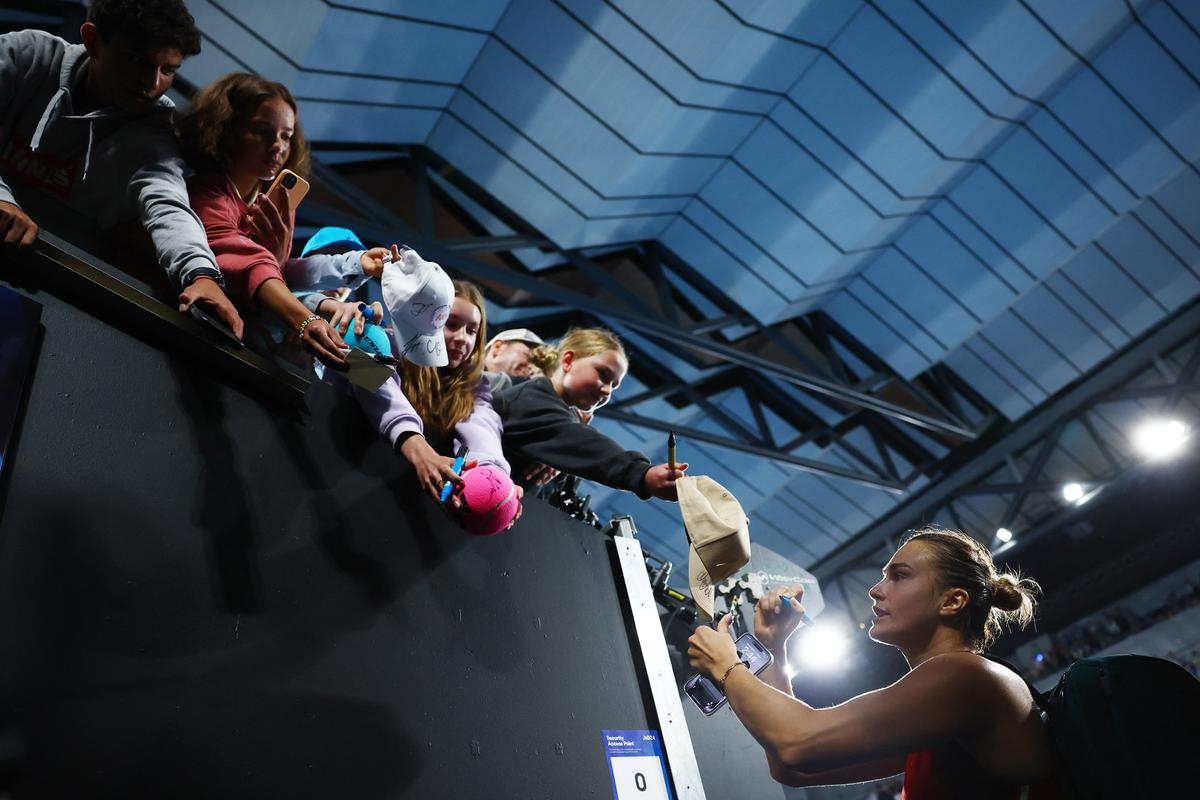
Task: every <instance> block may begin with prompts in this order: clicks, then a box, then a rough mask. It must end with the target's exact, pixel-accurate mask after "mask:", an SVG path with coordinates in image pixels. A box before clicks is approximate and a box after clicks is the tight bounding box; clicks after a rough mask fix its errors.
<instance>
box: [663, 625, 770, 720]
mask: <svg viewBox="0 0 1200 800" xmlns="http://www.w3.org/2000/svg"><path fill="white" fill-rule="evenodd" d="M734 644H735V645H736V646H737V653H738V658H739V659H741V660H742V661H745V662H746V666H748V667H749V668H750V671H751V672H752V673H754V674H755V675H757V674H758V673H760V672H762V671H763V670H764V669H766V668H767V667H769V666H771V662H772V661H774V660H775V657H774V656H772V655H771V651H770V650H768V649H767V648H766V647H764V646H763V644H762V642H760V641H758V639H755V638H754V634H752V633H743V634H742V635H741V636H739V637H738V638H737V641H736V642H734ZM683 690H684V691H685V692H687V696H688V697H690V698H692V701H693V702H694V703H695V704H696V705H697V706H699V707H700V710H701V711H703V712H704V713H705V714H715V713H716V711H717V709H719V708H720V707H721V706H723V705H725V701H726V700H727V699H728V698H726V697H725V693H724V692H722V691H721V687H720V686H718V685H717V682H716V681H714V680H713V679H712V678H710V677H708V676H707V675H700V674H696V675H693V676H692V677H690V678H688V681H687V683H685V684H684V685H683Z"/></svg>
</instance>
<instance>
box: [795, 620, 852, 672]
mask: <svg viewBox="0 0 1200 800" xmlns="http://www.w3.org/2000/svg"><path fill="white" fill-rule="evenodd" d="M799 645H800V647H799V649H800V661H801V662H802V663H803V664H804V666H805V667H809V668H811V669H816V670H827V669H832V668H834V667H837V666H841V665H842V664H843V662H844V660H845V657H846V650H847V649H848V646H849V641H848V634H847V633H846V632H845V631H843V630H840V629H838V628H832V627H828V626H824V625H814V626H813V627H811V628H809V629H808V630H807V631H805V632H804V636H803V637H802V638H801V639H800V642H799Z"/></svg>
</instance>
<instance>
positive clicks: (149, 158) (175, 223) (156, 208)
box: [0, 30, 220, 286]
mask: <svg viewBox="0 0 1200 800" xmlns="http://www.w3.org/2000/svg"><path fill="white" fill-rule="evenodd" d="M87 60H88V55H87V51H86V50H85V49H84V47H83V45H72V44H68V43H67V42H65V41H63V40H62V39H59V38H58V37H57V36H52V35H50V34H48V33H44V32H42V31H32V30H31V31H19V32H17V33H9V34H5V35H3V36H0V200H6V201H8V202H11V203H17V204H18V205H20V202H19V199H18V198H19V197H20V196H21V195H23V194H24V193H26V192H29V191H36V192H41V193H44V194H48V195H50V196H53V197H56V198H57V199H58V200H60V201H62V202H63V203H65V204H66V205H67V206H68V207H70V208H71V209H73V210H74V211H76V212H78V213H79V214H80V215H81V216H82V217H83V219H84V220H85V221H87V222H89V223H90V224H92V225H94V226H97V227H98V228H99V229H100V231H107V230H108V229H110V228H112V227H113V226H114V225H116V224H117V223H120V222H126V221H129V220H134V219H136V220H139V221H140V222H141V223H142V225H143V226H145V228H146V230H147V231H148V232H149V234H150V238H151V240H152V241H153V242H154V249H155V252H156V253H157V254H158V260H159V263H160V264H161V265H162V266H163V268H164V269H165V270H166V271H167V274H168V275H169V276H170V277H171V279H172V280H173V281H174V282H175V283H176V284H178V285H181V286H186V285H187V284H188V283H190V282H191V281H192V279H194V278H195V277H197V276H198V275H200V274H204V275H208V276H210V277H213V278H215V279H217V280H218V281H220V271H219V270H218V269H217V264H216V259H214V258H213V255H212V251H211V250H210V249H209V247H208V238H207V237H206V236H205V234H204V226H202V225H201V224H200V220H199V218H198V217H197V216H196V214H195V213H194V212H193V211H192V209H191V207H190V206H189V205H188V194H187V186H186V184H185V183H184V169H185V166H184V162H183V159H182V158H181V157H180V155H179V148H178V146H177V145H176V142H175V135H174V133H173V131H172V129H171V113H172V111H173V109H174V107H175V106H174V104H173V103H172V102H171V101H170V100H169V99H168V98H166V97H162V98H159V100H158V102H157V103H156V104H155V105H154V106H153V107H152V108H151V109H150V111H148V112H146V113H145V114H134V113H132V112H128V111H122V110H121V109H119V108H115V107H108V108H102V109H98V110H96V111H92V112H91V113H88V114H83V115H79V114H76V113H75V110H74V103H73V101H72V95H71V93H72V91H76V92H77V91H78V90H79V86H80V83H81V81H80V79H81V76H82V74H83V73H82V69H83V66H84V65H85V64H86V63H87ZM35 221H37V220H35Z"/></svg>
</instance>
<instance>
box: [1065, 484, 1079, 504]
mask: <svg viewBox="0 0 1200 800" xmlns="http://www.w3.org/2000/svg"><path fill="white" fill-rule="evenodd" d="M1084 494H1085V492H1084V489H1083V485H1082V484H1079V483H1068V484H1067V485H1066V486H1064V487H1063V488H1062V495H1063V499H1064V500H1066V501H1067V502H1068V503H1078V502H1079V501H1080V500H1082V499H1083V495H1084Z"/></svg>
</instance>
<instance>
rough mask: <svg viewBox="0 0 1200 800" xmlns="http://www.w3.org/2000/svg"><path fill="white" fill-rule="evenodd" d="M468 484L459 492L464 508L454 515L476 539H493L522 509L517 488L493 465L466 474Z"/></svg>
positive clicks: (463, 477) (471, 470) (485, 465)
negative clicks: (491, 537) (479, 537)
mask: <svg viewBox="0 0 1200 800" xmlns="http://www.w3.org/2000/svg"><path fill="white" fill-rule="evenodd" d="M462 479H463V481H464V482H465V483H466V485H465V486H464V487H463V488H462V489H461V490H460V491H459V492H458V499H459V501H460V502H461V503H462V505H461V506H460V507H459V508H458V509H457V510H456V511H455V512H454V513H455V517H456V518H457V519H458V524H459V525H461V526H463V528H465V529H466V530H467V532H468V533H473V534H475V535H476V536H491V535H493V534H496V533H499V532H500V531H502V530H504V529H505V528H507V527H508V524H509V523H510V522H512V521H513V519H514V518H515V517H516V516H517V512H518V511H520V510H521V501H520V500H518V499H517V487H516V486H513V482H512V479H511V478H509V477H508V475H507V474H506V473H505V472H504V470H501V469H497V468H496V467H493V466H491V465H490V464H483V465H480V466H478V467H475V468H474V469H469V470H467V471H466V472H464V473H463V474H462Z"/></svg>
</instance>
